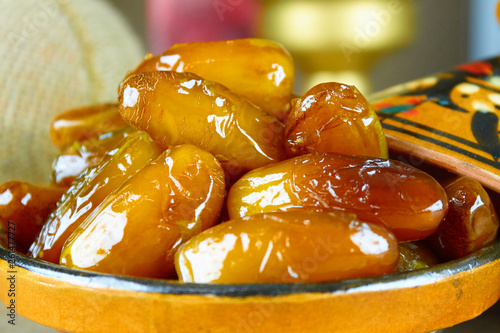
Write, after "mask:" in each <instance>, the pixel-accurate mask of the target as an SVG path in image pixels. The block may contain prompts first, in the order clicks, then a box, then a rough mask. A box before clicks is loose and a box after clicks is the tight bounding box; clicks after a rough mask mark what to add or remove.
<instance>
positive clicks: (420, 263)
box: [396, 241, 440, 272]
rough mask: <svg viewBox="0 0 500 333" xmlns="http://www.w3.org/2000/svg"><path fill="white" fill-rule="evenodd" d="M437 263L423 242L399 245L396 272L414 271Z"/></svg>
mask: <svg viewBox="0 0 500 333" xmlns="http://www.w3.org/2000/svg"><path fill="white" fill-rule="evenodd" d="M439 263H440V261H439V259H438V258H437V257H436V255H435V254H434V252H432V250H431V249H429V247H428V246H427V245H426V244H425V243H424V242H423V241H418V242H402V243H399V261H398V266H397V267H396V271H398V272H409V271H415V270H419V269H423V268H428V267H432V266H434V265H437V264H439Z"/></svg>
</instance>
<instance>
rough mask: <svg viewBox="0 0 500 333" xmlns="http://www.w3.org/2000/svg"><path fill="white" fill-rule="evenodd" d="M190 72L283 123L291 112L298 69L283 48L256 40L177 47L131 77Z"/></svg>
mask: <svg viewBox="0 0 500 333" xmlns="http://www.w3.org/2000/svg"><path fill="white" fill-rule="evenodd" d="M158 70H161V71H175V72H190V73H194V74H197V75H199V76H201V77H203V78H204V79H207V80H211V81H215V82H218V83H221V84H223V85H225V86H226V87H228V88H229V89H230V90H231V91H233V92H235V93H236V94H238V95H241V96H243V97H245V98H246V99H248V100H249V101H251V102H252V103H254V104H255V105H257V106H259V107H260V108H262V109H263V110H264V111H266V112H268V113H269V114H271V115H273V116H275V117H276V118H278V119H280V120H282V119H284V117H285V115H286V114H287V113H288V112H289V110H290V102H289V101H290V95H291V94H292V89H293V83H294V77H295V69H294V65H293V60H292V57H291V56H290V54H289V53H288V52H287V51H286V50H285V49H284V48H283V46H281V45H280V44H278V43H276V42H273V41H269V40H265V39H257V38H248V39H235V40H227V41H226V40H225V41H214V42H199V43H185V44H176V45H174V46H172V47H171V48H169V49H168V50H167V51H165V52H163V54H162V55H161V56H156V57H151V56H149V57H146V59H145V60H144V61H143V63H141V64H140V65H139V67H138V68H136V69H135V70H134V71H133V72H132V73H130V74H129V75H131V74H137V73H144V72H151V71H158Z"/></svg>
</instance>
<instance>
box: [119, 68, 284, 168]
mask: <svg viewBox="0 0 500 333" xmlns="http://www.w3.org/2000/svg"><path fill="white" fill-rule="evenodd" d="M120 113H121V114H122V116H123V118H124V119H125V120H126V121H127V122H128V123H129V124H131V125H133V126H135V127H137V128H138V129H140V130H143V131H145V132H147V133H148V134H149V135H151V137H152V138H153V139H155V140H157V141H158V142H159V143H160V144H161V145H162V146H163V147H165V148H168V147H169V146H172V145H178V144H193V145H195V146H198V147H200V148H202V149H204V150H206V151H208V152H210V153H212V154H213V155H214V156H215V157H216V158H217V159H218V160H219V161H220V162H221V164H222V166H223V167H224V168H225V170H226V172H228V173H229V174H230V176H234V178H236V176H238V175H241V174H242V173H244V172H245V171H248V170H251V169H255V168H257V167H260V166H263V165H266V164H269V163H272V162H276V161H280V160H283V159H285V158H286V154H285V151H284V147H283V129H284V125H283V124H282V123H281V122H280V121H278V120H277V119H276V118H274V117H272V116H270V115H268V114H267V113H265V112H264V111H262V110H261V109H259V108H258V107H256V106H255V105H253V104H251V103H249V102H248V101H246V100H245V99H243V98H241V97H240V96H238V95H236V94H234V93H232V92H230V91H229V90H228V89H227V88H226V87H224V86H222V85H220V84H218V83H214V82H211V81H207V80H204V79H202V78H200V77H199V76H197V75H194V74H191V73H175V72H150V73H143V74H137V75H133V76H131V77H129V78H128V79H127V80H126V81H125V82H123V86H122V91H121V92H120Z"/></svg>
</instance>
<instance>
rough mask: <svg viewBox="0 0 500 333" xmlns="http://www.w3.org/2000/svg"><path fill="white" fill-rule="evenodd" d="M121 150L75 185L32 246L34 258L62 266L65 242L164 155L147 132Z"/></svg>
mask: <svg viewBox="0 0 500 333" xmlns="http://www.w3.org/2000/svg"><path fill="white" fill-rule="evenodd" d="M119 146H120V148H117V149H116V150H114V151H112V152H110V153H109V154H107V155H106V156H105V157H104V158H103V160H102V161H101V163H100V164H98V165H96V166H94V167H92V168H89V169H87V170H86V171H85V172H84V173H82V175H81V176H80V177H78V178H77V179H76V180H75V181H74V183H73V184H72V185H71V187H70V188H69V189H68V191H67V192H66V194H65V195H64V196H63V197H62V198H61V200H60V201H59V202H58V204H57V209H56V210H55V211H54V212H53V213H52V214H50V216H49V218H48V219H47V222H46V223H45V225H44V226H43V228H42V230H41V231H40V234H39V235H38V237H37V239H36V240H35V242H34V243H33V245H32V246H31V248H30V251H29V254H30V255H31V256H32V257H34V258H38V259H42V260H45V261H49V262H52V263H59V258H60V255H61V250H62V247H63V245H64V242H65V241H66V239H67V238H68V237H69V236H70V235H71V233H73V231H74V230H75V229H76V228H77V227H78V226H79V225H80V223H82V222H83V221H84V220H85V218H87V216H89V215H90V214H91V213H92V212H93V210H94V209H95V208H96V207H97V206H98V205H99V204H100V203H101V202H102V201H103V200H104V199H105V198H106V197H107V196H108V195H109V194H110V193H111V192H113V191H114V190H116V188H117V187H118V186H120V185H121V184H122V183H123V182H125V181H126V180H127V179H129V178H130V177H132V176H133V175H134V174H136V173H137V171H139V170H140V169H142V168H143V167H144V166H145V165H146V164H148V163H149V162H150V161H152V160H153V159H155V158H156V157H158V156H159V155H160V154H161V153H162V151H163V150H162V149H160V148H159V147H158V146H157V145H156V143H154V142H153V141H152V140H151V138H150V137H149V136H148V135H147V134H146V133H143V132H137V133H133V134H131V135H130V136H129V137H127V138H125V139H123V142H122V144H120V145H119Z"/></svg>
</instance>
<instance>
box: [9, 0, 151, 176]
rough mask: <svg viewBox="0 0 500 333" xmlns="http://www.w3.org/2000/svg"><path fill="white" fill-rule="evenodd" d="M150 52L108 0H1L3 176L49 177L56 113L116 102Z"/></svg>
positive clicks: (53, 150) (53, 154)
mask: <svg viewBox="0 0 500 333" xmlns="http://www.w3.org/2000/svg"><path fill="white" fill-rule="evenodd" d="M143 54H144V51H143V50H142V48H141V45H140V43H139V41H138V40H137V37H136V36H135V35H134V34H133V32H132V31H131V29H130V28H129V27H128V26H127V24H126V22H125V21H124V19H123V18H122V17H121V16H120V15H118V13H117V12H116V11H115V10H114V8H112V7H111V6H110V5H108V4H107V3H106V2H105V1H100V0H0V183H3V182H5V181H8V180H13V179H16V180H26V181H30V182H34V183H39V184H40V183H48V180H49V174H50V167H51V164H52V161H53V158H54V157H55V155H56V153H57V150H56V149H55V148H54V147H53V145H52V144H51V142H50V138H49V127H50V122H51V120H52V119H53V118H54V116H55V115H56V114H58V113H60V112H62V111H65V110H67V109H70V108H74V107H78V106H82V105H88V104H93V103H101V102H108V101H115V100H116V91H117V86H118V84H119V82H120V80H121V79H122V78H123V77H124V76H125V74H126V72H127V70H129V69H131V68H134V67H135V66H136V65H137V64H138V63H139V61H140V59H141V57H142V56H143Z"/></svg>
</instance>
